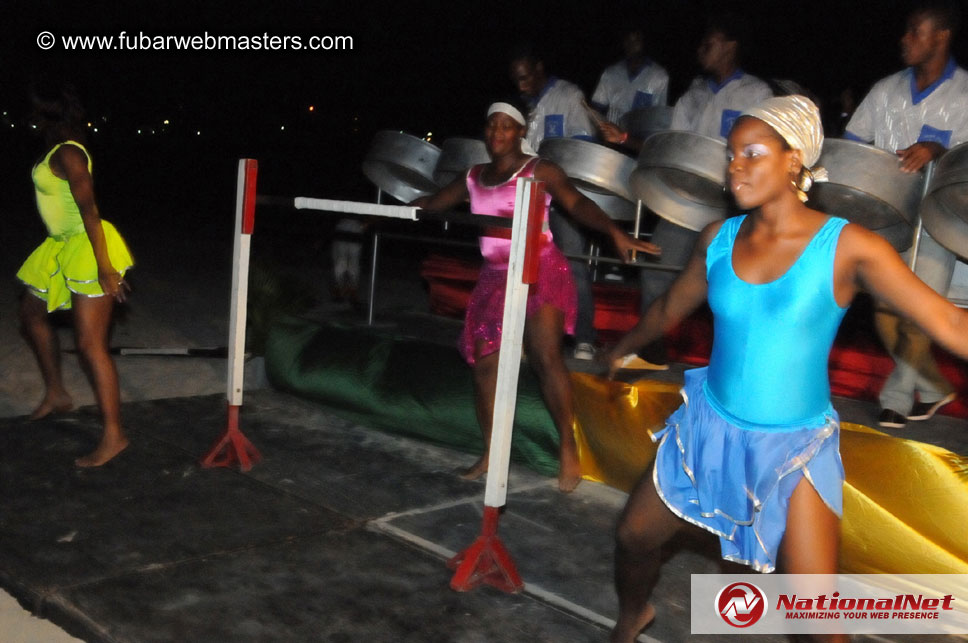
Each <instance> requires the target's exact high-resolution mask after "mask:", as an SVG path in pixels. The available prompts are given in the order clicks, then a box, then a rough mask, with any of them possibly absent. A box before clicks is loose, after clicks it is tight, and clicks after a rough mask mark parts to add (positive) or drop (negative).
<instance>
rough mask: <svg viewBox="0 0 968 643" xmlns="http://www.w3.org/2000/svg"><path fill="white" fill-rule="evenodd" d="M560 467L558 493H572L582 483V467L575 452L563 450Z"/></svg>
mask: <svg viewBox="0 0 968 643" xmlns="http://www.w3.org/2000/svg"><path fill="white" fill-rule="evenodd" d="M560 458H561V463H560V464H559V465H558V491H561V492H562V493H571V492H572V491H574V490H575V488H576V487H577V486H578V483H580V482H581V465H580V464H579V463H578V456H577V455H575V452H574V451H565V450H562V452H561V454H560Z"/></svg>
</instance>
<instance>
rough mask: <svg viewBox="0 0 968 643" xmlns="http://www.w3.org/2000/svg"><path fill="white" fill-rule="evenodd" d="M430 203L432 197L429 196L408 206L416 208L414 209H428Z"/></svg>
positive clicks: (420, 198)
mask: <svg viewBox="0 0 968 643" xmlns="http://www.w3.org/2000/svg"><path fill="white" fill-rule="evenodd" d="M428 201H430V197H429V196H422V197H418V198H416V199H414V200H413V201H411V202H410V203H409V204H408V205H410V206H411V207H414V208H426V207H427V202H428Z"/></svg>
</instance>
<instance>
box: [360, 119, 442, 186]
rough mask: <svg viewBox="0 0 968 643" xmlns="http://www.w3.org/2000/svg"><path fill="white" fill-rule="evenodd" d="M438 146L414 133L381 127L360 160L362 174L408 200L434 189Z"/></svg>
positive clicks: (438, 156)
mask: <svg viewBox="0 0 968 643" xmlns="http://www.w3.org/2000/svg"><path fill="white" fill-rule="evenodd" d="M438 158H440V148H438V147H437V146H435V145H431V144H430V143H428V142H427V141H424V140H421V139H419V138H417V137H416V136H411V135H409V134H404V133H403V132H394V131H389V130H385V131H382V132H377V133H376V136H374V137H373V143H372V144H371V145H370V151H369V152H367V154H366V158H364V159H363V174H365V175H366V178H368V179H370V181H372V182H373V183H374V184H375V185H376V186H377V187H378V188H380V189H381V190H383V191H384V192H386V193H387V194H389V195H390V196H392V197H394V198H396V199H399V200H400V201H402V202H404V203H409V202H411V201H413V200H414V199H416V198H418V197H421V196H425V195H427V194H433V193H434V192H436V191H437V184H436V183H434V168H435V167H437V159H438Z"/></svg>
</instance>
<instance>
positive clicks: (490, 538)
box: [447, 505, 524, 594]
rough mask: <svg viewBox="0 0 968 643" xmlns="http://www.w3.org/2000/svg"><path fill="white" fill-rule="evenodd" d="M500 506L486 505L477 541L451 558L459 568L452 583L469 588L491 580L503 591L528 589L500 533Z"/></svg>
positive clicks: (453, 566) (451, 564)
mask: <svg viewBox="0 0 968 643" xmlns="http://www.w3.org/2000/svg"><path fill="white" fill-rule="evenodd" d="M498 512H499V508H498V507H488V506H487V505H485V506H484V525H483V527H482V529H481V535H480V536H478V538H477V540H475V541H474V543H473V544H472V545H471V546H470V547H468V548H467V549H465V550H464V551H463V552H461V553H460V554H457V555H456V556H454V557H453V558H451V559H450V560H449V561H448V562H447V566H448V567H450V568H451V569H456V570H457V571H456V572H455V573H454V577H453V578H452V579H451V580H450V587H451V589H453V590H456V591H458V592H467V591H470V590H472V589H474V588H475V587H477V586H478V585H480V584H481V583H487V584H488V585H491V586H492V587H496V588H497V589H499V590H501V591H502V592H507V593H509V594H513V593H514V592H519V591H521V590H522V589H524V583H523V582H522V581H521V576H519V575H518V570H517V568H515V566H514V561H513V560H511V556H510V554H508V550H507V549H505V548H504V543H502V542H501V540H500V538H498V537H497V519H498Z"/></svg>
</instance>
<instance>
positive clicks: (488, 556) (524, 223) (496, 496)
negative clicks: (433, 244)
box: [450, 178, 545, 592]
mask: <svg viewBox="0 0 968 643" xmlns="http://www.w3.org/2000/svg"><path fill="white" fill-rule="evenodd" d="M544 195H545V192H544V184H543V183H540V182H538V181H535V180H534V179H526V178H519V179H518V183H517V193H516V195H515V200H514V219H513V224H512V228H511V256H510V259H509V261H508V277H507V292H506V293H505V297H504V318H503V320H502V331H501V349H500V352H499V353H498V367H497V390H496V392H495V396H494V417H493V421H492V424H491V450H490V455H489V459H488V468H487V485H486V487H485V489H484V523H483V526H482V529H481V535H480V536H479V537H478V538H477V540H475V541H474V543H473V544H471V546H470V547H468V548H467V549H466V550H464V551H463V552H461V553H460V554H458V555H457V556H455V557H454V558H453V559H452V560H451V561H450V565H451V567H454V568H456V572H455V573H454V577H453V578H452V579H451V581H450V586H451V587H452V588H453V589H455V590H457V591H467V590H470V589H473V588H474V587H476V586H478V585H480V584H481V583H487V584H489V585H492V586H494V587H497V588H498V589H501V590H503V591H506V592H516V591H518V590H520V589H522V588H523V587H524V583H523V582H522V581H521V577H520V575H519V574H518V571H517V569H516V567H515V565H514V561H513V560H511V556H510V554H508V551H507V549H505V547H504V544H503V543H502V542H501V540H500V539H499V538H498V536H497V523H498V517H499V515H500V510H501V507H503V506H504V505H505V504H506V502H507V484H508V467H509V466H510V462H511V434H512V429H513V428H514V408H515V403H516V401H517V390H518V373H519V372H520V370H521V346H522V343H523V339H524V321H525V316H526V313H527V307H528V287H529V285H530V284H533V283H535V282H536V281H537V278H538V259H539V256H540V254H541V248H540V245H539V244H540V235H541V228H542V224H543V223H544V220H543V217H542V216H541V213H542V211H543V210H544V207H545V204H544Z"/></svg>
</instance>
